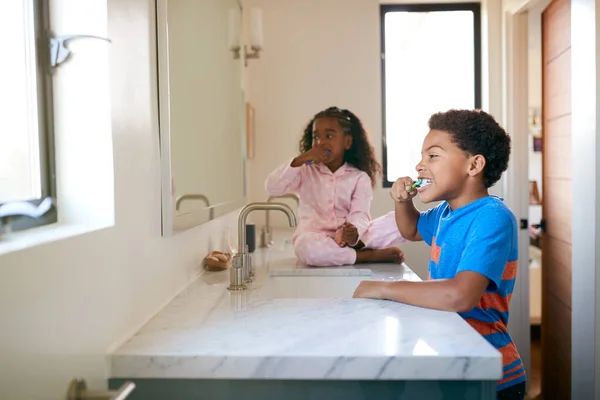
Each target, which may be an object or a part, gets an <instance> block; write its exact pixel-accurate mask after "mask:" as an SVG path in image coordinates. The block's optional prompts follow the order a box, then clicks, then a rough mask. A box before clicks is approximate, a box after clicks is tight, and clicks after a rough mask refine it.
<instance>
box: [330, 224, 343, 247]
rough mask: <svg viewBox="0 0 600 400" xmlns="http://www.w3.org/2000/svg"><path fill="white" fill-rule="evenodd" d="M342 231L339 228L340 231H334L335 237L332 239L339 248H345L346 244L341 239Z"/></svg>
mask: <svg viewBox="0 0 600 400" xmlns="http://www.w3.org/2000/svg"><path fill="white" fill-rule="evenodd" d="M343 231H344V228H343V227H341V228H340V229H338V230H337V231H335V236H334V237H333V240H334V241H335V242H336V243H337V245H338V246H340V247H346V242H344V240H343V239H342V234H343Z"/></svg>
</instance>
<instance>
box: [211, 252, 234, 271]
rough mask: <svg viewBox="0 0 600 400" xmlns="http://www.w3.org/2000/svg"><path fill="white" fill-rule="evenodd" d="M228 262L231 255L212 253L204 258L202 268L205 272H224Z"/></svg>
mask: <svg viewBox="0 0 600 400" xmlns="http://www.w3.org/2000/svg"><path fill="white" fill-rule="evenodd" d="M229 261H231V254H229V253H221V252H220V251H212V252H210V253H209V254H208V255H207V256H206V258H204V268H205V269H206V270H207V271H224V270H226V269H227V267H228V266H229Z"/></svg>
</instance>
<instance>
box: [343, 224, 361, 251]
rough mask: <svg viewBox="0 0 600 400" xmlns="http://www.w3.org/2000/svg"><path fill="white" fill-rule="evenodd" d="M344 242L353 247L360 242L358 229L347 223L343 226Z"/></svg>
mask: <svg viewBox="0 0 600 400" xmlns="http://www.w3.org/2000/svg"><path fill="white" fill-rule="evenodd" d="M341 229H342V240H343V241H344V242H346V243H350V244H351V245H352V246H353V245H355V244H356V242H358V229H356V227H355V226H354V225H352V224H351V223H349V222H345V223H344V225H342V228H341Z"/></svg>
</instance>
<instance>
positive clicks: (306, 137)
mask: <svg viewBox="0 0 600 400" xmlns="http://www.w3.org/2000/svg"><path fill="white" fill-rule="evenodd" d="M319 118H335V119H336V120H338V122H339V124H340V127H341V128H342V130H343V131H344V132H345V133H346V134H347V135H351V136H352V147H350V149H348V150H346V151H345V153H344V160H345V161H346V162H347V163H348V164H350V165H352V166H354V167H355V168H358V169H359V170H361V171H364V172H366V173H367V175H369V178H371V185H372V186H373V187H375V181H376V179H377V175H378V174H380V173H381V165H380V164H379V163H378V162H377V160H376V159H375V150H374V149H373V146H371V143H370V142H369V137H368V135H367V132H366V130H365V128H364V127H363V124H362V122H361V120H360V119H358V117H357V116H356V115H354V114H353V113H352V112H350V111H348V110H342V109H339V108H338V107H329V108H328V109H326V110H323V111H321V112H319V113H317V114H315V116H314V117H313V118H312V119H311V120H310V122H309V123H308V124H307V125H306V128H304V133H303V134H302V138H301V139H300V153H305V152H307V151H309V150H310V149H311V148H312V142H313V124H314V122H315V121H316V120H317V119H319Z"/></svg>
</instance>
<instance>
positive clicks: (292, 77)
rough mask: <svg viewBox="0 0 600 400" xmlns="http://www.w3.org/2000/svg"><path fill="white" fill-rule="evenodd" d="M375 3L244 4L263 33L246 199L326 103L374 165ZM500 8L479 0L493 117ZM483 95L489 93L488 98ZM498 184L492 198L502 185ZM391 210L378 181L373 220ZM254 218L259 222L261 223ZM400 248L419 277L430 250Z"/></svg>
mask: <svg viewBox="0 0 600 400" xmlns="http://www.w3.org/2000/svg"><path fill="white" fill-rule="evenodd" d="M400 2H402V1H395V2H394V1H392V2H391V3H400ZM404 2H406V3H408V2H410V3H415V2H425V1H404ZM379 3H380V2H379V1H378V0H305V1H302V2H300V1H296V0H278V1H269V0H247V1H245V2H244V5H245V7H247V8H250V7H253V6H257V7H261V8H262V9H263V24H264V35H265V49H264V51H263V52H262V53H261V58H260V59H259V60H251V62H250V65H249V70H250V72H249V77H250V79H249V84H250V92H249V93H250V97H249V98H250V101H251V102H252V103H253V105H254V106H255V108H256V158H255V159H254V160H250V161H249V162H248V168H249V182H248V184H249V187H248V189H249V192H248V195H249V199H250V200H253V201H260V200H264V199H265V198H266V196H267V195H266V193H265V190H264V181H265V179H266V177H267V175H268V174H269V172H270V171H272V170H273V169H274V168H275V167H276V166H277V165H279V164H281V163H283V162H286V161H287V160H288V159H290V158H291V157H293V156H294V155H296V154H297V152H298V141H299V139H300V135H301V132H302V129H303V128H304V126H305V124H306V123H307V122H308V121H309V120H310V118H311V117H312V116H313V115H314V114H315V113H316V112H318V111H320V110H322V109H324V108H326V107H328V106H332V105H336V106H339V107H342V108H348V109H350V110H352V111H353V112H354V113H356V114H357V115H358V116H359V118H361V119H362V121H363V123H364V124H365V126H366V128H367V130H368V132H369V134H370V137H371V140H372V143H373V145H374V147H375V150H376V154H377V157H378V158H379V159H380V160H381V154H382V144H381V143H382V142H381V130H382V120H381V119H382V111H381V106H382V105H381V64H380V48H381V47H380V15H379ZM387 3H390V2H387ZM499 3H500V2H498V4H497V3H496V2H495V1H494V2H489V5H488V2H483V5H484V8H483V10H482V11H483V12H482V14H483V15H484V23H483V27H484V28H485V27H487V28H488V29H489V34H487V31H486V35H485V37H484V42H483V50H484V51H483V54H484V59H483V60H482V61H483V63H482V64H483V68H484V74H483V75H484V106H485V107H484V108H486V109H488V110H490V112H492V113H493V114H494V115H496V116H497V117H498V119H499V120H500V119H501V116H502V98H501V96H500V95H497V94H498V93H501V92H502V75H501V69H502V68H501V55H502V53H501V23H500V17H501V15H500V13H501V8H500V4H499ZM490 44H491V45H492V46H491V47H490ZM490 93H492V94H493V95H492V96H488V95H489V94H490ZM407 172H410V171H407ZM497 186H498V187H497V188H496V191H497V193H498V191H500V188H501V184H499V185H497ZM423 207H424V206H423ZM392 209H393V204H392V201H391V200H390V198H389V195H388V190H387V189H382V188H381V184H378V186H377V189H376V190H375V192H374V199H373V204H372V207H371V211H372V216H373V217H378V216H381V215H383V214H384V213H386V212H388V211H391V210H392ZM273 214H274V215H273V218H272V221H273V224H274V225H279V226H285V224H286V222H285V219H284V218H283V217H282V216H279V215H275V213H273ZM255 220H256V221H257V223H258V224H259V225H262V224H263V219H262V218H261V219H258V218H255ZM404 250H405V252H406V255H407V262H408V264H409V265H410V266H411V267H412V268H413V269H415V272H417V273H418V274H419V276H421V277H426V276H427V261H428V259H429V248H428V247H427V246H426V245H425V244H424V243H411V244H409V245H406V246H404Z"/></svg>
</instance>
